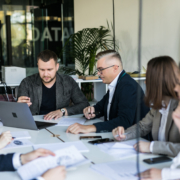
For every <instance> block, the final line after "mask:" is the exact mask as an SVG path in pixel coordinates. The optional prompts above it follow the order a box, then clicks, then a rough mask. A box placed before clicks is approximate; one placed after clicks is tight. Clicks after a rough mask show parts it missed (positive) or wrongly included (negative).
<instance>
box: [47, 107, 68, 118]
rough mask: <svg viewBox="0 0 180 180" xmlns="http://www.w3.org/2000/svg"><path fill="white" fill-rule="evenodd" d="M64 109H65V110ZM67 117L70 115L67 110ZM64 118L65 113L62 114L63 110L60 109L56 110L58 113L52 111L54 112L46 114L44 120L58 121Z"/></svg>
mask: <svg viewBox="0 0 180 180" xmlns="http://www.w3.org/2000/svg"><path fill="white" fill-rule="evenodd" d="M63 109H65V108H63ZM65 111H66V112H65V116H67V115H68V114H67V110H66V109H65ZM62 116H63V113H62V112H61V110H60V109H58V110H56V111H52V112H50V113H48V114H46V115H45V116H44V120H51V119H55V120H56V119H58V118H60V117H62Z"/></svg>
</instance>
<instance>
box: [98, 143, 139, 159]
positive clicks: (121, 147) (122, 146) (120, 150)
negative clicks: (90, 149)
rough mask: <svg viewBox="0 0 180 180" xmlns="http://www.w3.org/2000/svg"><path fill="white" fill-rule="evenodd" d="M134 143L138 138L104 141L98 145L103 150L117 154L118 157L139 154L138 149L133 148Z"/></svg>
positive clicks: (113, 154)
mask: <svg viewBox="0 0 180 180" xmlns="http://www.w3.org/2000/svg"><path fill="white" fill-rule="evenodd" d="M134 144H136V140H130V141H123V142H110V143H103V144H98V145H97V146H98V147H99V148H100V149H101V151H103V152H105V153H108V154H109V155H112V156H116V157H117V158H127V157H132V156H135V155H136V154H137V152H136V150H135V149H134V148H133V145H134Z"/></svg>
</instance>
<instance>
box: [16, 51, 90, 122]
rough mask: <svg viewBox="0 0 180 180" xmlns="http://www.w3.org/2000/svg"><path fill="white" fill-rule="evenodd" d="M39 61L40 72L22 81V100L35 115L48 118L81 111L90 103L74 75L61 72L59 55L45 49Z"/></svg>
mask: <svg viewBox="0 0 180 180" xmlns="http://www.w3.org/2000/svg"><path fill="white" fill-rule="evenodd" d="M37 60H38V70H39V73H37V74H34V75H31V76H29V77H26V78H25V79H23V80H22V82H21V84H20V86H19V88H18V102H20V103H27V104H28V106H29V108H30V110H31V113H32V115H45V116H44V119H45V120H51V119H53V118H54V119H57V118H60V117H62V116H64V115H66V116H68V115H74V114H81V113H82V112H83V109H84V108H85V107H87V106H88V105H89V103H88V100H87V99H86V97H85V96H84V94H83V93H82V91H81V90H80V89H79V87H78V85H77V83H76V82H75V81H74V79H73V78H71V77H70V76H68V75H62V74H59V73H57V71H58V69H59V63H57V55H56V54H55V53H54V52H53V51H50V50H44V51H42V52H40V53H39V55H38V57H37ZM70 102H72V103H73V105H72V106H70Z"/></svg>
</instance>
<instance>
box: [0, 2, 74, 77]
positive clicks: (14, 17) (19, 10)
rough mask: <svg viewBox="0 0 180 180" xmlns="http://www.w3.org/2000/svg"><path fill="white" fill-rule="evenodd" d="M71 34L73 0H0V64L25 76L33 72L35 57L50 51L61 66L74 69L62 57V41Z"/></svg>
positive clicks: (35, 63) (72, 61)
mask: <svg viewBox="0 0 180 180" xmlns="http://www.w3.org/2000/svg"><path fill="white" fill-rule="evenodd" d="M72 33H74V2H73V0H66V1H63V0H62V1H58V0H11V1H7V0H5V1H0V65H1V66H2V65H13V66H19V67H25V68H26V75H27V76H28V75H31V74H34V73H36V72H38V70H37V55H38V53H39V52H41V51H42V50H44V49H50V50H52V51H54V52H55V53H56V54H57V55H58V58H59V62H60V64H61V65H62V66H71V67H72V68H74V60H73V59H68V58H67V57H65V56H66V54H64V55H63V56H62V57H61V56H60V52H61V49H62V46H63V44H64V42H65V40H66V39H67V38H68V37H69V36H70V34H72Z"/></svg>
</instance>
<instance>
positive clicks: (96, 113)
mask: <svg viewBox="0 0 180 180" xmlns="http://www.w3.org/2000/svg"><path fill="white" fill-rule="evenodd" d="M88 114H95V115H98V114H100V112H93V113H88ZM83 117H85V115H83Z"/></svg>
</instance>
